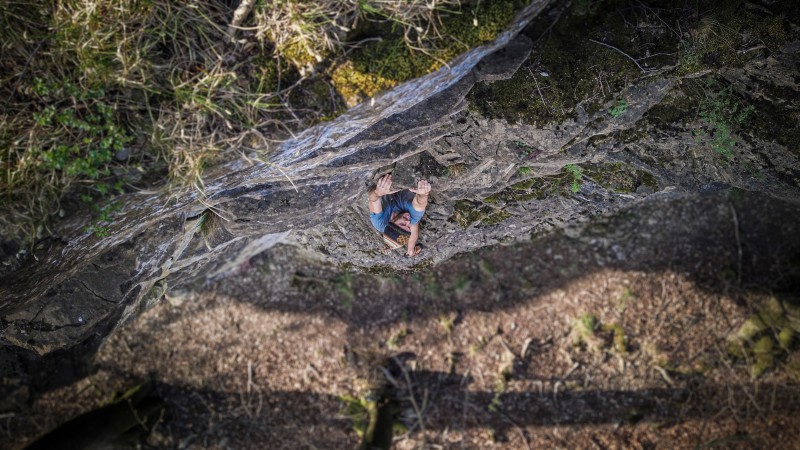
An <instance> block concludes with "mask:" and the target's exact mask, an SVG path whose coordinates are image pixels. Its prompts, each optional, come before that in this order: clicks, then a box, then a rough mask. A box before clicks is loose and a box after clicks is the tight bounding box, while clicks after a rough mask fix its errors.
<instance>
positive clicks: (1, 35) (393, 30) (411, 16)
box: [0, 0, 521, 241]
mask: <svg viewBox="0 0 800 450" xmlns="http://www.w3.org/2000/svg"><path fill="white" fill-rule="evenodd" d="M503 4H504V5H506V6H503V8H505V9H503V11H505V12H503V13H502V14H500V15H499V16H497V15H493V14H494V13H493V11H495V10H496V9H497V8H500V7H499V6H497V5H495V4H492V6H486V5H483V6H470V7H465V8H461V7H460V2H459V0H433V1H429V2H424V3H423V2H417V1H414V2H408V1H401V0H387V1H383V0H381V1H378V0H361V1H358V2H346V1H338V0H335V1H334V0H330V1H328V0H326V1H323V2H300V1H280V2H265V1H258V2H254V3H253V7H252V9H251V10H246V11H243V12H242V14H241V16H240V17H238V19H236V23H234V22H233V21H232V16H234V14H233V13H234V9H235V8H236V6H238V5H239V2H217V1H210V0H200V1H196V2H191V4H190V3H186V2H173V1H168V0H109V1H106V2H95V1H82V2H49V1H43V0H36V1H33V2H27V3H26V2H10V3H7V4H4V5H3V6H0V39H1V40H2V42H3V58H2V59H1V60H0V98H2V99H3V101H2V102H1V103H0V149H2V150H1V152H2V153H0V174H2V177H0V195H2V197H3V202H4V206H5V207H6V211H7V214H4V215H2V217H0V232H1V233H2V235H3V236H4V237H5V238H6V239H14V240H23V239H27V240H29V241H32V240H34V239H35V238H36V236H37V235H44V234H46V233H47V226H48V223H51V222H52V220H53V219H54V218H57V217H58V216H59V211H61V215H63V208H65V207H71V208H72V209H75V208H74V205H75V204H78V205H80V199H81V197H82V196H84V195H90V196H92V197H93V198H94V199H95V200H98V199H100V200H102V199H105V198H111V197H113V196H114V195H117V194H118V193H120V192H128V191H132V190H136V189H141V188H151V187H155V186H169V187H180V188H184V187H188V188H192V189H196V190H198V191H200V194H201V195H202V192H203V190H204V186H203V181H202V176H203V171H204V169H205V168H206V167H208V166H209V165H213V164H217V163H219V162H222V161H225V160H227V159H230V158H234V157H236V156H238V153H237V151H236V150H228V149H245V150H247V151H248V152H255V153H256V154H257V155H259V156H260V157H261V158H262V159H264V158H266V157H267V156H268V154H269V152H270V151H271V149H272V147H273V146H274V143H275V142H279V141H280V140H281V139H283V138H286V137H287V136H290V135H291V134H292V133H293V132H294V131H297V130H299V129H302V128H305V127H307V126H309V125H311V124H314V123H317V122H319V121H322V120H327V119H330V118H331V117H334V116H335V115H336V114H338V113H339V112H341V111H342V110H343V109H344V108H345V107H346V105H345V102H344V100H343V97H347V96H348V95H349V94H347V93H346V86H353V85H364V84H365V83H366V82H367V81H368V80H372V83H373V84H374V85H375V88H374V89H373V90H370V91H369V94H370V95H374V94H375V93H376V92H377V91H378V90H381V89H385V88H388V87H390V86H392V85H393V84H395V83H397V82H399V81H403V80H405V79H408V78H411V77H414V76H418V75H421V74H423V73H427V72H428V71H430V70H432V68H435V67H439V66H441V65H442V64H443V62H444V61H445V60H447V59H450V58H452V57H453V56H455V55H456V54H457V53H460V52H462V51H464V50H466V49H467V47H469V46H472V45H476V44H477V43H478V42H482V40H484V39H486V40H488V39H490V38H492V37H494V35H495V34H496V33H497V32H498V31H499V30H500V29H502V28H503V27H504V26H505V25H506V24H507V23H508V20H510V18H511V17H513V15H514V13H515V12H516V10H517V9H518V8H519V7H520V6H521V4H517V3H516V2H504V3H503ZM508 5H511V6H508ZM501 9H502V8H501ZM473 19H476V20H478V22H479V26H478V27H473V26H472V20H473ZM460 22H464V23H465V24H466V23H467V22H469V27H466V28H464V29H463V30H461V29H460V28H459V27H458V26H456V24H457V23H460ZM387 24H388V25H389V26H388V27H387V26H386V25H387ZM473 28H474V29H473ZM481 30H483V31H484V34H480V33H481ZM456 31H463V32H464V33H466V34H469V35H470V36H472V34H470V33H477V37H476V38H470V39H467V40H465V39H463V38H453V37H452V36H451V35H450V33H455V32H456ZM363 38H370V39H372V41H370V42H371V43H373V44H374V43H375V42H374V41H377V40H378V39H380V40H381V42H380V44H381V45H382V46H390V47H391V46H395V47H398V48H402V49H403V51H404V52H407V54H411V55H413V58H416V59H420V60H421V59H425V60H426V61H427V62H426V63H425V64H421V65H419V67H416V68H415V69H414V70H413V71H409V73H408V74H407V75H406V76H404V77H395V76H394V75H391V76H390V73H389V72H386V71H385V70H383V69H381V66H375V67H363V65H364V63H365V61H366V60H367V59H371V58H372V57H369V56H368V57H366V58H361V59H360V60H359V58H357V56H358V55H360V54H362V53H363V52H365V51H367V50H366V47H365V44H366V43H365V42H360V40H361V39H363ZM459 40H460V41H463V42H465V43H466V44H465V45H460V44H459V45H454V44H453V43H454V42H458V41H459ZM446 42H447V43H449V44H448V45H445V44H444V43H446ZM354 48H358V49H360V50H353V49H354ZM392 48H394V47H392ZM445 48H447V49H449V50H448V51H447V52H445V51H444V50H442V51H438V50H437V49H445ZM398 55H400V53H396V54H394V55H393V57H394V56H398ZM431 55H434V56H435V57H431ZM440 60H441V61H440ZM397 61H398V60H397V59H396V58H395V59H392V58H390V59H388V60H384V63H383V64H384V65H385V66H387V67H388V66H396V63H397ZM337 67H356V68H358V70H359V71H360V73H361V74H362V75H363V78H362V79H352V80H350V81H348V82H346V83H344V82H343V83H339V84H337V82H336V79H335V78H336V77H335V76H334V77H333V78H334V79H333V80H331V74H332V73H334V72H336V70H335V69H336V68H337ZM397 68H398V69H399V68H400V67H399V66H397ZM390 72H391V71H390ZM336 87H341V88H342V91H341V93H340V92H337V89H336ZM103 186H106V187H103ZM116 187H119V189H117V188H116ZM70 205H73V206H70Z"/></svg>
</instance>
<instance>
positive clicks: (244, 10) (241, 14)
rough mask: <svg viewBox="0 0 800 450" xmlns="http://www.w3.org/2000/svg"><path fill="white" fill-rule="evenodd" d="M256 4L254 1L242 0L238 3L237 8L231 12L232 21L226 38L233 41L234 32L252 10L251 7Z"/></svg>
mask: <svg viewBox="0 0 800 450" xmlns="http://www.w3.org/2000/svg"><path fill="white" fill-rule="evenodd" d="M255 4H256V0H242V2H241V3H239V7H238V8H236V10H235V11H234V12H233V19H232V20H231V23H230V24H229V25H228V30H227V33H228V38H229V39H230V40H231V41H233V40H234V38H235V37H236V30H237V29H238V28H239V26H240V25H241V24H242V22H243V21H244V19H245V17H247V16H248V15H249V14H250V12H251V11H252V10H253V7H254V6H255Z"/></svg>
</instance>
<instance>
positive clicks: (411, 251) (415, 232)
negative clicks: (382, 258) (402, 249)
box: [406, 224, 419, 256]
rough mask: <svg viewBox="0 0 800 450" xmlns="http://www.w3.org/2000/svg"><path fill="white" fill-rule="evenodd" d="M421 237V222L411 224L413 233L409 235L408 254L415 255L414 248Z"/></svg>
mask: <svg viewBox="0 0 800 450" xmlns="http://www.w3.org/2000/svg"><path fill="white" fill-rule="evenodd" d="M418 239H419V224H415V225H411V235H410V236H409V237H408V246H407V247H406V255H408V256H414V250H415V247H416V246H417V240H418Z"/></svg>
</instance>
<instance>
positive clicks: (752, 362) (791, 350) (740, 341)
mask: <svg viewBox="0 0 800 450" xmlns="http://www.w3.org/2000/svg"><path fill="white" fill-rule="evenodd" d="M799 310H800V308H797V306H796V305H795V304H792V303H791V302H790V301H784V302H780V301H778V300H777V299H776V298H775V297H772V298H770V299H769V300H767V301H766V302H764V303H763V304H762V305H761V306H760V307H759V309H758V312H757V313H756V314H754V315H752V316H751V317H749V318H748V319H747V320H745V321H744V322H743V323H742V325H740V326H739V328H738V330H736V331H735V332H734V333H732V334H731V335H730V336H729V337H728V354H729V355H730V356H732V357H734V358H736V359H739V360H742V361H745V362H747V363H748V364H749V368H750V375H751V376H752V377H753V378H758V377H759V376H761V375H762V374H763V373H764V372H766V371H767V370H769V369H771V368H773V367H774V366H775V365H776V362H777V361H779V360H782V359H784V358H786V360H787V363H786V364H785V367H786V369H787V371H789V372H790V373H791V372H792V370H794V369H793V366H792V364H794V363H793V361H796V357H795V356H794V355H796V354H797V351H796V349H795V347H794V343H795V336H796V333H798V332H800V330H799V329H800V325H799V324H800V315H798V311H799Z"/></svg>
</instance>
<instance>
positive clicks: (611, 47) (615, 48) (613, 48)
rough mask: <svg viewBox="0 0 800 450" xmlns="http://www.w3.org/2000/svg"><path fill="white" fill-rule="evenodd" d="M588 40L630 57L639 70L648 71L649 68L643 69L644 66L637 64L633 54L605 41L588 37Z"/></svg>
mask: <svg viewBox="0 0 800 450" xmlns="http://www.w3.org/2000/svg"><path fill="white" fill-rule="evenodd" d="M589 42H594V43H595V44H600V45H602V46H603V47H608V48H610V49H612V50H616V51H618V52H619V53H620V54H622V56H624V57H626V58H628V59H630V60H631V61H633V63H634V64H636V67H638V68H639V70H641V71H642V73H648V72H650V70H648V69H645V68H644V67H642V66H641V65H640V64H639V63H638V62H637V61H636V59H634V57H633V56H631V55H629V54H627V53H625V52H623V51H622V50H620V49H618V48H617V47H614V46H613V45H610V44H606V43H605V42H600V41H595V40H594V39H589Z"/></svg>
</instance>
